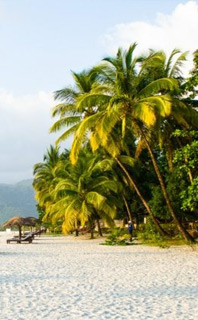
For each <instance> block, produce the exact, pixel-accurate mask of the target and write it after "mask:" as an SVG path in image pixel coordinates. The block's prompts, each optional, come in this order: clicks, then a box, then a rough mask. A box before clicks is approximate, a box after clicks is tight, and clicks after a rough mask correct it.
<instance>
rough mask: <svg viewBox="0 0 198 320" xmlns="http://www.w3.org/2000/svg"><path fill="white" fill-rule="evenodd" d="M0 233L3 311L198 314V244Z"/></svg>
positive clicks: (191, 317) (14, 315)
mask: <svg viewBox="0 0 198 320" xmlns="http://www.w3.org/2000/svg"><path fill="white" fill-rule="evenodd" d="M6 237H8V235H6V234H3V233H0V319H1V320H30V319H35V320H40V319H47V320H65V319H68V320H75V319H78V320H79V319H98V320H103V319H113V320H114V319H115V320H122V319H123V320H126V319H138V320H141V319H142V320H145V319H146V320H147V319H162V320H169V319H170V320H180V319H185V320H196V319H198V252H197V251H192V249H191V248H187V247H182V248H181V247H180V248H179V247H178V248H170V249H159V248H154V247H146V246H141V245H134V246H129V247H110V246H102V245H99V242H101V240H95V241H91V240H76V239H74V238H71V237H56V238H52V237H42V238H40V239H39V238H37V240H35V241H34V242H33V244H21V245H17V244H10V245H7V244H6V242H5V241H6Z"/></svg>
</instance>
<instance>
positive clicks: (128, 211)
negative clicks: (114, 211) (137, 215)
mask: <svg viewBox="0 0 198 320" xmlns="http://www.w3.org/2000/svg"><path fill="white" fill-rule="evenodd" d="M122 197H123V200H124V204H125V207H126V209H127V213H128V216H129V220H131V221H132V220H133V217H132V214H131V210H130V208H129V205H128V203H127V200H126V198H125V196H122Z"/></svg>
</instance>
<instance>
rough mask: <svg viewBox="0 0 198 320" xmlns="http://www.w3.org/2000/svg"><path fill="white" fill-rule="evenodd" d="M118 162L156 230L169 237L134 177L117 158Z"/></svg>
mask: <svg viewBox="0 0 198 320" xmlns="http://www.w3.org/2000/svg"><path fill="white" fill-rule="evenodd" d="M115 160H116V162H117V163H118V165H119V166H120V168H121V169H122V170H123V171H124V173H125V174H126V176H127V178H128V181H129V183H130V184H131V186H132V187H133V189H134V190H135V192H136V193H137V195H138V197H139V198H140V200H141V201H142V203H143V205H144V207H145V209H146V211H147V212H148V214H149V216H150V217H151V219H152V220H153V223H154V224H155V226H156V229H157V230H158V231H159V233H160V234H161V235H162V236H165V235H167V232H165V231H164V229H162V227H161V226H160V224H159V222H158V221H157V219H156V218H155V216H154V215H153V213H152V211H151V209H150V207H149V205H148V204H147V202H146V200H145V199H144V197H143V196H142V195H141V193H140V191H139V189H138V187H137V186H136V184H135V182H134V181H133V179H132V177H131V176H130V174H129V173H128V171H127V170H126V168H125V167H124V166H123V164H122V162H121V161H120V160H119V159H118V158H117V157H116V158H115Z"/></svg>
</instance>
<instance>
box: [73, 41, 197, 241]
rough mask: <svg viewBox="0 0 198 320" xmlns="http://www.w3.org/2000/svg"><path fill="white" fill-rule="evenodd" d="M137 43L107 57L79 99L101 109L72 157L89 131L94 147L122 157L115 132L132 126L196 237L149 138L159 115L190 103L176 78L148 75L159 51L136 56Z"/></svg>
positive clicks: (79, 135)
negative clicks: (182, 95)
mask: <svg viewBox="0 0 198 320" xmlns="http://www.w3.org/2000/svg"><path fill="white" fill-rule="evenodd" d="M135 47H136V45H135V44H134V45H132V46H131V47H130V48H129V50H128V51H126V52H123V51H122V50H121V49H119V50H118V53H117V56H116V58H105V59H104V62H103V64H102V65H100V66H98V67H97V68H96V72H97V73H98V75H99V76H98V79H99V80H98V82H99V85H98V86H96V87H95V88H93V89H92V91H91V93H90V94H88V95H86V96H82V97H80V99H78V104H77V105H78V109H81V108H82V107H85V106H86V104H91V102H92V105H97V106H98V112H97V113H96V114H94V115H91V116H90V117H88V118H86V119H84V120H83V121H82V122H81V124H80V125H79V128H78V130H77V131H76V134H75V138H74V142H73V145H72V151H71V159H72V161H73V162H75V160H76V158H77V155H78V152H79V148H80V145H81V143H82V140H83V137H84V136H85V135H86V133H87V132H89V131H92V134H91V141H92V146H93V148H97V147H98V145H102V146H104V147H105V148H107V149H108V150H109V151H110V153H111V154H112V155H113V156H114V157H115V158H116V159H118V157H117V156H118V154H119V152H120V150H119V148H116V146H115V144H114V145H113V140H112V135H111V133H112V132H113V130H114V128H115V126H116V125H117V124H119V123H120V124H121V126H122V138H124V136H125V132H126V128H130V129H131V130H132V131H133V133H134V134H135V135H136V136H137V138H138V139H142V140H143V141H144V144H145V146H146V148H147V150H148V153H149V155H150V157H151V160H152V163H153V166H154V169H155V172H156V175H157V177H158V180H159V183H160V186H161V189H162V193H163V195H164V198H165V201H166V203H167V207H168V209H169V211H170V214H171V216H172V217H173V219H174V221H175V223H176V225H177V227H178V229H179V231H180V232H181V234H182V236H183V237H184V238H185V239H186V240H187V241H192V240H193V239H192V237H191V236H190V235H189V234H188V232H187V231H186V230H185V229H184V228H183V226H182V224H181V222H180V221H179V219H178V217H177V215H176V214H175V212H174V209H173V207H172V204H171V201H170V198H169V195H168V192H167V190H166V187H165V183H164V181H163V178H162V175H161V172H160V170H159V168H158V164H157V161H156V159H155V157H154V154H153V150H152V148H151V145H150V143H149V139H148V137H149V132H150V130H151V128H153V126H154V124H155V123H156V121H157V119H159V118H162V117H164V118H165V117H168V116H170V115H171V110H172V106H173V105H174V106H177V110H178V109H182V108H183V109H186V110H187V107H186V106H185V105H184V104H183V103H182V102H181V101H178V99H176V98H175V97H174V96H173V95H171V92H174V93H175V92H176V91H177V90H178V83H177V81H176V80H175V79H173V78H167V77H166V78H160V79H157V80H154V81H151V82H149V83H148V79H147V78H145V75H147V65H148V64H151V63H152V61H155V59H156V54H155V53H151V54H150V55H149V56H148V57H147V58H144V60H143V61H141V59H137V58H133V52H134V49H135ZM140 62H141V64H140ZM101 97H102V98H101ZM112 145H113V147H112Z"/></svg>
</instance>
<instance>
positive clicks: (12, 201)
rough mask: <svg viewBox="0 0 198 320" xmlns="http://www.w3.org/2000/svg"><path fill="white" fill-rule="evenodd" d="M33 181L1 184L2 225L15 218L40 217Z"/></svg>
mask: <svg viewBox="0 0 198 320" xmlns="http://www.w3.org/2000/svg"><path fill="white" fill-rule="evenodd" d="M34 196H35V194H34V189H33V187H32V179H28V180H23V181H20V182H18V183H16V184H5V183H0V224H2V223H4V222H5V221H6V220H8V219H10V218H11V217H13V216H22V217H28V216H31V217H38V214H37V211H36V201H35V198H34Z"/></svg>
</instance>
